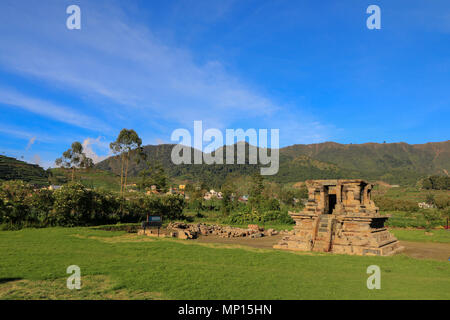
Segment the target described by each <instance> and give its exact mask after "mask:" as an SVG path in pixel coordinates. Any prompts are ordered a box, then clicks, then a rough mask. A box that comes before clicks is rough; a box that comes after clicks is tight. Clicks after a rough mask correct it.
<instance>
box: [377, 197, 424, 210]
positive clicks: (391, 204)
mask: <svg viewBox="0 0 450 320" xmlns="http://www.w3.org/2000/svg"><path fill="white" fill-rule="evenodd" d="M374 201H375V204H376V205H377V206H378V207H379V208H380V210H381V211H409V212H416V211H418V210H419V207H418V205H417V202H414V201H410V200H403V199H392V198H388V197H383V196H381V197H375V198H374Z"/></svg>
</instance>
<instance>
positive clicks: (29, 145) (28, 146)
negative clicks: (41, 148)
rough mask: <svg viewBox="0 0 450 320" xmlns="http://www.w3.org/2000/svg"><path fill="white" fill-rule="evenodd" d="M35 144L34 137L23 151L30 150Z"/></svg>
mask: <svg viewBox="0 0 450 320" xmlns="http://www.w3.org/2000/svg"><path fill="white" fill-rule="evenodd" d="M35 142H36V137H32V138H31V139H30V140H29V141H28V144H27V147H26V148H25V151H28V150H30V148H31V146H32V145H33V144H34V143H35Z"/></svg>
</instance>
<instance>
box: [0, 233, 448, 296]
mask: <svg viewBox="0 0 450 320" xmlns="http://www.w3.org/2000/svg"><path fill="white" fill-rule="evenodd" d="M0 256H1V260H0V299H8V298H9V299H11V298H12V299H23V298H35V299H48V298H60V299H71V298H75V299H92V298H101V299H110V298H115V299H120V298H132V299H450V263H448V262H441V261H434V260H416V259H413V258H409V257H406V256H404V255H399V256H393V257H358V256H345V255H331V254H311V253H305V254H299V253H292V252H286V251H278V250H262V249H252V248H225V247H224V246H220V245H214V246H212V245H208V244H199V243H196V244H194V243H192V242H189V241H183V240H172V239H153V238H149V237H140V236H137V235H135V234H127V233H125V232H121V231H103V230H95V229H93V228H72V229H69V228H49V229H25V230H21V231H8V232H5V231H3V232H0ZM74 264H75V265H78V266H79V267H80V268H81V273H82V289H81V290H79V291H76V290H73V291H71V290H68V289H67V288H65V283H66V279H67V277H68V276H69V275H67V274H66V268H67V267H68V266H69V265H74ZM370 265H378V266H380V268H381V290H368V289H367V287H366V281H367V277H368V275H367V274H366V269H367V267H368V266H370Z"/></svg>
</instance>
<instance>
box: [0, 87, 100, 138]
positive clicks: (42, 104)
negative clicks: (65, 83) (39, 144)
mask: <svg viewBox="0 0 450 320" xmlns="http://www.w3.org/2000/svg"><path fill="white" fill-rule="evenodd" d="M0 103H1V104H5V105H10V106H14V107H18V108H21V109H25V110H27V111H29V112H32V113H35V114H39V115H42V116H45V117H48V118H50V119H54V120H57V121H60V122H64V123H67V124H71V125H74V126H77V127H80V128H86V129H103V130H107V126H106V125H104V124H103V123H102V122H101V121H98V120H96V119H94V118H91V117H88V116H85V115H83V114H80V113H79V112H78V111H75V110H72V109H71V108H68V107H65V106H60V105H56V104H53V103H52V102H49V101H45V100H41V99H36V98H31V97H28V96H25V95H23V94H21V93H18V92H16V91H15V90H11V89H6V88H0Z"/></svg>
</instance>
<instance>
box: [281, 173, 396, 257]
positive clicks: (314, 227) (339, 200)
mask: <svg viewBox="0 0 450 320" xmlns="http://www.w3.org/2000/svg"><path fill="white" fill-rule="evenodd" d="M306 186H307V187H308V202H307V204H306V207H305V208H304V209H303V211H302V212H298V213H297V212H289V214H290V215H291V217H292V218H293V219H294V220H295V222H296V225H295V226H294V230H293V231H292V232H291V234H290V235H288V236H285V237H284V238H283V239H282V240H281V241H280V242H279V243H278V244H276V245H275V246H274V248H277V249H288V250H298V251H318V252H334V253H344V254H354V255H377V256H387V255H392V254H395V253H397V252H399V251H401V250H403V247H401V246H400V244H399V242H398V240H397V239H396V238H395V237H394V236H393V235H392V234H391V233H389V231H388V230H387V229H386V228H385V227H384V223H385V222H386V220H387V219H388V218H389V216H387V215H380V214H379V210H378V208H377V207H376V206H375V203H374V202H373V201H372V200H371V191H372V187H373V185H372V184H370V183H368V182H366V181H364V180H308V181H306Z"/></svg>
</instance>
